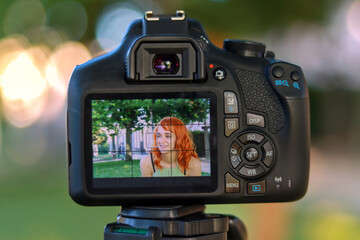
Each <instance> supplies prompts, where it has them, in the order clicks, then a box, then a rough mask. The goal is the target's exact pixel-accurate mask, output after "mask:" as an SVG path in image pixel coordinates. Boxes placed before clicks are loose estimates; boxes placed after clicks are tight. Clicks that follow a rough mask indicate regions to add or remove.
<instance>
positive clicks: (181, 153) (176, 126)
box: [151, 117, 199, 172]
mask: <svg viewBox="0 0 360 240" xmlns="http://www.w3.org/2000/svg"><path fill="white" fill-rule="evenodd" d="M159 126H161V127H162V128H163V129H164V130H166V131H170V132H172V133H174V134H175V136H176V142H175V149H174V150H175V151H177V152H178V159H177V160H178V164H179V167H180V168H181V170H182V171H183V172H184V170H185V169H187V168H188V166H189V162H190V160H191V157H195V158H197V159H199V157H198V155H197V154H196V151H195V149H196V147H195V144H194V142H193V138H192V134H191V132H190V131H189V130H187V128H186V126H185V124H184V123H183V122H182V121H181V120H180V119H178V118H176V117H165V118H163V119H162V120H161V121H160V122H159V123H158V124H157V126H156V128H155V134H154V142H155V147H153V148H152V149H151V154H153V159H154V164H155V166H156V167H158V168H159V169H162V166H161V165H160V162H161V152H160V150H159V148H158V147H157V146H156V143H157V142H156V133H157V132H158V128H159Z"/></svg>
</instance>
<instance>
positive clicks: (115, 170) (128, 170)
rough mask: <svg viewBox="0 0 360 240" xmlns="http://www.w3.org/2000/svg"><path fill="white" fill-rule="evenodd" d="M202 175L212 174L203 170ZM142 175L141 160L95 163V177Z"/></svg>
mask: <svg viewBox="0 0 360 240" xmlns="http://www.w3.org/2000/svg"><path fill="white" fill-rule="evenodd" d="M201 176H210V174H209V173H205V172H202V173H201ZM121 177H141V172H140V160H138V159H137V160H133V161H106V162H96V163H94V178H121Z"/></svg>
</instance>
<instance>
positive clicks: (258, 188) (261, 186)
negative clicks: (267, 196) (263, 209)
mask: <svg viewBox="0 0 360 240" xmlns="http://www.w3.org/2000/svg"><path fill="white" fill-rule="evenodd" d="M247 190H248V194H250V195H255V194H262V193H265V192H266V181H265V180H262V181H260V182H253V183H248V189H247Z"/></svg>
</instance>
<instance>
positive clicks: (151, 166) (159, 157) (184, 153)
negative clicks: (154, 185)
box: [140, 117, 201, 177]
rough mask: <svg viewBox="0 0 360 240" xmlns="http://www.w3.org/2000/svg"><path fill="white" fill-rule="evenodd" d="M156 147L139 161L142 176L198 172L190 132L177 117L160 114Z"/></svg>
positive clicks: (156, 130)
mask: <svg viewBox="0 0 360 240" xmlns="http://www.w3.org/2000/svg"><path fill="white" fill-rule="evenodd" d="M154 141H155V147H153V148H152V149H151V151H150V155H149V156H146V157H145V158H143V159H142V160H141V161H140V170H141V175H142V176H143V177H152V176H153V177H180V176H201V164H200V160H199V157H198V156H197V154H196V151H195V144H194V143H193V140H192V137H191V133H190V132H189V131H188V130H187V129H186V127H185V124H184V123H183V122H182V121H181V120H180V119H178V118H176V117H165V118H163V119H162V120H161V121H160V122H159V123H158V124H157V126H156V128H155V134H154Z"/></svg>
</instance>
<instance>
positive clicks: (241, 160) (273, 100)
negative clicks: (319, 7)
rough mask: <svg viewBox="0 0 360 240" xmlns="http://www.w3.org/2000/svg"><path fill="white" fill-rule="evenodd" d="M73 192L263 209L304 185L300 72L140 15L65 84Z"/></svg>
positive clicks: (126, 200)
mask: <svg viewBox="0 0 360 240" xmlns="http://www.w3.org/2000/svg"><path fill="white" fill-rule="evenodd" d="M67 150H68V176H69V191H70V195H71V197H72V198H73V200H74V201H76V202H77V203H79V204H82V205H130V204H131V205H169V204H183V205H186V204H205V203H260V202H261V203H262V202H283V201H293V200H297V199H299V198H301V197H302V196H303V195H304V194H305V192H306V190H307V185H308V178H309V155H310V123H309V96H308V90H307V85H306V81H305V77H304V74H303V72H302V70H301V68H300V67H299V66H296V65H294V64H291V63H288V62H284V61H281V60H278V59H276V58H275V54H274V53H273V52H271V51H266V50H265V45H264V44H262V43H259V42H254V41H246V40H232V39H227V40H225V41H224V46H223V49H220V48H218V47H216V46H214V45H213V44H212V43H211V42H210V40H209V38H208V37H207V35H206V33H205V31H204V28H203V26H202V25H201V24H200V23H199V22H198V21H196V20H193V19H188V18H186V17H185V14H184V12H183V11H178V12H177V14H176V15H175V16H166V15H160V16H155V15H153V13H152V12H147V13H146V15H145V17H144V19H139V20H136V21H134V22H133V23H132V24H131V25H130V26H129V28H128V30H127V32H126V35H125V37H124V38H123V40H122V42H121V44H120V46H119V47H118V48H117V49H115V50H114V51H112V52H109V53H107V54H104V55H102V56H99V57H97V58H95V59H92V60H90V61H88V62H86V63H84V64H82V65H79V66H76V68H75V70H74V72H73V74H72V76H71V79H70V82H69V87H68V103H67Z"/></svg>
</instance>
